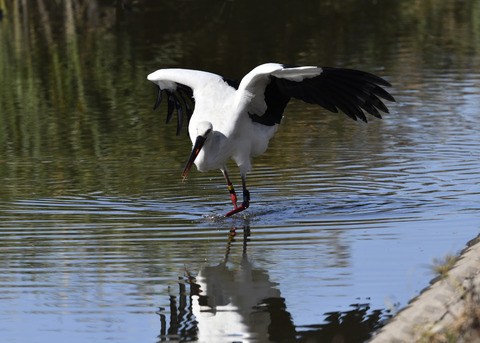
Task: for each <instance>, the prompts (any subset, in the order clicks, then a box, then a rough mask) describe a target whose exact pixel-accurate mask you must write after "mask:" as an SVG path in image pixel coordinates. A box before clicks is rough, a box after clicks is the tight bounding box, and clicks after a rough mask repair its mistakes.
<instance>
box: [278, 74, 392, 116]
mask: <svg viewBox="0 0 480 343" xmlns="http://www.w3.org/2000/svg"><path fill="white" fill-rule="evenodd" d="M271 78H272V79H274V81H275V83H276V84H277V85H278V89H279V91H280V92H281V93H283V94H284V95H287V96H291V97H293V98H296V99H300V100H303V101H305V102H307V103H311V104H318V105H320V106H322V107H324V108H326V109H327V110H329V111H331V112H338V110H341V111H342V112H344V113H345V114H346V115H347V116H349V117H350V118H352V119H354V120H357V119H361V120H363V121H365V122H366V121H367V117H366V116H365V113H364V111H365V112H367V113H369V114H371V115H373V116H375V117H377V118H381V115H380V112H379V110H380V111H382V112H385V113H388V108H387V107H386V106H385V104H384V103H383V102H382V100H380V98H383V99H385V100H388V101H395V99H394V98H393V96H392V95H391V94H390V93H388V92H387V91H386V90H384V89H383V88H382V87H381V86H384V87H388V86H390V83H388V82H387V81H386V80H384V79H382V78H381V77H378V76H376V75H374V74H370V73H367V72H364V71H360V70H354V69H344V68H331V67H323V68H322V73H321V74H320V75H319V76H316V77H312V78H306V79H303V80H302V81H298V82H297V81H291V80H287V79H282V78H277V77H271ZM280 115H281V114H280Z"/></svg>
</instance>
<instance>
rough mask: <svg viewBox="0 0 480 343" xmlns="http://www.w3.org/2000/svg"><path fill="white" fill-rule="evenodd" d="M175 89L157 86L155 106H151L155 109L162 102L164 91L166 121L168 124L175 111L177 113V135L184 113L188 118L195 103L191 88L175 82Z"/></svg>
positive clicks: (180, 128) (181, 125) (183, 119)
mask: <svg viewBox="0 0 480 343" xmlns="http://www.w3.org/2000/svg"><path fill="white" fill-rule="evenodd" d="M176 86H177V87H176V89H175V90H171V89H161V88H160V87H158V96H157V101H156V102H155V106H154V107H153V109H154V110H156V109H157V108H158V107H160V104H161V103H162V100H163V96H162V93H163V92H165V95H166V98H167V119H166V123H167V124H169V123H170V122H171V121H172V119H173V115H174V114H175V112H176V113H177V136H178V135H179V134H180V132H181V130H182V128H183V124H184V122H185V113H186V115H187V120H190V118H191V117H192V114H193V106H194V105H195V100H194V98H193V90H192V89H191V88H190V87H187V86H185V85H181V84H177V85H176Z"/></svg>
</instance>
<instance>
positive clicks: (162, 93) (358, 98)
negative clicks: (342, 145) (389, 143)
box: [147, 63, 395, 217]
mask: <svg viewBox="0 0 480 343" xmlns="http://www.w3.org/2000/svg"><path fill="white" fill-rule="evenodd" d="M147 79H148V80H150V81H152V82H153V83H154V84H155V85H156V86H157V87H158V96H157V100H156V102H155V105H154V107H153V109H154V110H156V109H157V108H158V107H159V106H160V104H161V103H162V101H163V99H164V98H166V100H167V103H168V104H167V119H166V122H167V124H168V123H170V122H171V121H172V119H173V117H174V115H175V113H176V118H177V132H176V135H177V136H178V135H179V134H180V132H181V130H182V127H183V126H184V122H185V121H186V120H188V134H189V136H190V139H191V141H192V146H193V148H192V151H191V153H190V156H189V158H188V160H187V163H186V165H185V168H184V169H183V172H182V182H184V181H185V180H186V178H187V175H188V173H189V171H190V169H191V167H192V165H193V164H195V165H196V167H197V169H198V170H199V171H200V172H207V171H210V170H214V169H220V170H221V172H222V174H223V176H224V178H225V181H226V183H227V188H228V190H229V193H230V197H231V201H232V203H233V207H234V208H233V210H231V211H229V212H227V213H226V214H225V217H230V216H232V215H234V214H236V213H239V212H242V211H244V210H246V209H247V208H248V207H249V206H250V192H249V190H248V188H247V182H246V178H247V173H248V172H250V171H251V170H252V159H253V158H254V157H256V156H259V155H261V154H263V153H264V152H265V151H266V150H267V148H268V144H269V141H270V139H272V138H273V136H274V135H275V133H276V132H277V130H278V126H279V125H280V123H281V121H282V118H283V113H284V110H285V108H286V106H287V104H288V102H289V101H290V100H291V99H292V98H295V99H300V100H303V101H304V102H306V103H309V104H317V105H320V106H322V107H324V108H325V109H327V110H329V111H330V112H333V113H338V112H339V111H341V112H343V113H345V114H346V115H347V116H348V117H350V118H351V119H353V120H357V119H360V120H362V121H364V122H367V116H366V113H368V114H370V115H373V116H374V117H377V118H382V115H381V112H384V113H389V110H388V108H387V106H386V105H385V104H384V102H383V101H385V100H387V101H391V102H395V99H394V97H393V96H392V95H391V94H390V93H389V92H387V91H386V90H385V89H384V87H390V86H391V84H390V83H389V82H388V81H386V80H385V79H383V78H381V77H379V76H377V75H374V74H372V73H369V72H365V71H360V70H356V69H349V68H338V67H319V66H296V65H288V64H281V63H265V64H261V65H259V66H257V67H255V68H254V69H252V70H251V71H250V72H248V73H247V74H246V75H245V76H243V78H242V79H241V80H236V79H231V78H226V77H222V76H220V75H217V74H214V73H211V72H206V71H200V70H192V69H182V68H165V69H159V70H157V71H154V72H152V73H150V74H149V75H148V76H147ZM230 160H233V161H235V162H236V164H237V166H238V168H239V170H240V175H241V180H242V190H243V201H242V203H241V204H239V200H237V194H236V192H235V189H234V186H233V184H232V182H231V181H230V177H229V175H228V173H229V171H228V169H227V162H229V161H230Z"/></svg>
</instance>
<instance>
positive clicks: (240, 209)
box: [225, 201, 250, 217]
mask: <svg viewBox="0 0 480 343" xmlns="http://www.w3.org/2000/svg"><path fill="white" fill-rule="evenodd" d="M248 206H250V203H249V202H248V201H246V202H245V201H244V202H243V203H242V205H241V206H239V207H236V208H235V209H234V210H232V211H230V212H228V213H227V214H226V215H225V217H230V216H233V215H234V214H237V213H238V212H242V211H244V210H246V209H247V208H248Z"/></svg>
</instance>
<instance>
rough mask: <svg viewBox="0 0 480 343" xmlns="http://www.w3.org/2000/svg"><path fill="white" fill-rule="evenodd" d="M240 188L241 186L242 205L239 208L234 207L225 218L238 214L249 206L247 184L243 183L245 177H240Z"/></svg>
mask: <svg viewBox="0 0 480 343" xmlns="http://www.w3.org/2000/svg"><path fill="white" fill-rule="evenodd" d="M242 186H243V203H242V205H241V206H239V207H237V206H235V209H234V210H232V211H230V212H228V213H227V214H226V215H225V217H230V216H232V215H234V214H236V213H238V212H242V211H244V210H246V209H247V208H248V206H250V192H249V191H248V189H247V182H246V181H245V177H244V176H243V175H242Z"/></svg>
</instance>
